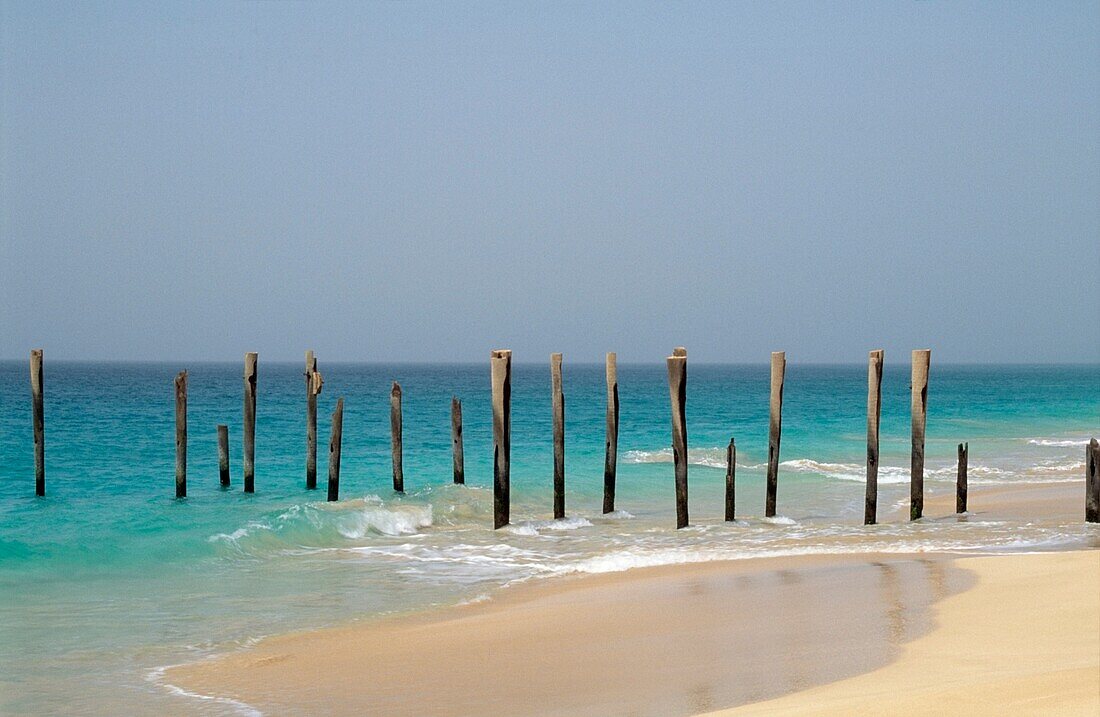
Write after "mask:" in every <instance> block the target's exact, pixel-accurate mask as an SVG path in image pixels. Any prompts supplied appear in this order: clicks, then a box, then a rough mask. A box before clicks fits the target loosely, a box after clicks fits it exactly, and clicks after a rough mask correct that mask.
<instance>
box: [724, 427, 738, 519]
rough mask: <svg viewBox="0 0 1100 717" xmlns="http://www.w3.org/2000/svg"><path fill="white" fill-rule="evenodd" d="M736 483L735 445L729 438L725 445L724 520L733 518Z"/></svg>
mask: <svg viewBox="0 0 1100 717" xmlns="http://www.w3.org/2000/svg"><path fill="white" fill-rule="evenodd" d="M736 483H737V446H736V445H734V443H733V439H732V438H731V439H730V444H729V445H728V446H726V520H727V521H733V520H735V518H734V517H733V514H734V506H735V503H736V500H735V498H736V496H737V490H736Z"/></svg>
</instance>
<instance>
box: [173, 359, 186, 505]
mask: <svg viewBox="0 0 1100 717" xmlns="http://www.w3.org/2000/svg"><path fill="white" fill-rule="evenodd" d="M176 497H177V498H186V497H187V372H186V371H180V372H179V374H178V375H177V376H176Z"/></svg>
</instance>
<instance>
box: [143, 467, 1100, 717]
mask: <svg viewBox="0 0 1100 717" xmlns="http://www.w3.org/2000/svg"><path fill="white" fill-rule="evenodd" d="M1021 490H1022V491H1029V490H1030V487H1028V488H1023V489H1013V488H1005V489H1001V488H1000V487H995V488H990V489H980V488H979V489H972V491H971V502H970V507H971V509H972V512H973V513H975V514H979V513H987V514H994V513H997V514H1004V515H1005V516H1015V517H1017V518H1018V517H1019V513H1018V511H1019V510H1021V509H1023V508H1026V514H1030V515H1036V511H1040V512H1043V514H1044V515H1047V516H1048V518H1050V519H1054V520H1059V519H1062V518H1066V519H1069V518H1070V515H1069V511H1070V510H1071V507H1072V506H1077V505H1080V504H1081V503H1083V487H1080V488H1079V487H1078V486H1076V485H1064V486H1063V485H1058V486H1041V487H1039V489H1038V490H1037V491H1036V492H1035V493H1034V494H1021V493H1019V492H1018V491H1021ZM1078 494H1081V495H1078ZM1043 505H1045V506H1046V507H1045V508H1042V507H1040V506H1043ZM953 510H954V495H953V493H952V494H951V495H950V496H946V495H941V496H930V497H929V499H928V501H927V502H926V515H928V516H929V519H932V520H952V519H956V518H955V517H954V516H953ZM1063 514H1065V515H1063ZM957 519H962V520H965V519H966V516H963V517H962V518H957ZM1098 532H1100V531H1098ZM1017 578H1018V579H1017ZM1097 585H1100V552H1097V551H1078V552H1075V553H1065V554H1053V555H1010V556H1005V557H995V558H957V557H953V556H948V555H934V554H921V555H916V556H906V555H896V554H892V555H868V554H862V555H838V556H801V557H786V558H766V559H754V560H741V561H732V562H723V563H702V564H692V565H675V566H665V567H659V568H648V569H641V570H632V571H628V572H624V573H614V574H608V575H595V576H591V575H590V576H583V577H573V578H559V579H555V580H548V581H537V582H532V583H528V584H525V585H521V586H518V587H514V588H510V589H507V590H504V591H500V592H498V593H496V594H495V595H494V596H493V599H492V600H489V601H487V602H484V603H479V604H475V605H467V606H460V607H455V608H447V609H443V610H437V611H432V612H427V613H420V614H417V615H413V616H407V617H401V618H389V619H379V620H369V621H365V622H362V623H355V624H352V625H348V626H344V627H339V628H334V629H328V630H318V631H313V632H306V633H298V634H291V635H286V636H282V637H276V638H272V639H269V640H265V641H263V642H262V643H260V644H259V645H257V646H255V647H254V648H251V649H249V650H246V651H243V652H238V653H234V654H230V655H227V656H224V657H221V658H219V659H216V660H206V661H203V662H201V663H197V664H193V665H188V666H183V667H179V668H175V669H173V670H170V671H169V672H168V673H167V675H166V677H165V679H166V681H168V682H169V683H171V684H174V685H178V686H180V687H182V688H184V689H186V690H188V691H191V692H194V693H199V694H204V695H216V696H219V697H228V698H232V699H235V700H239V701H241V702H244V703H247V704H249V705H252V706H254V707H256V708H257V709H259V710H261V711H262V712H264V713H265V714H303V715H304V714H341V715H342V714H380V715H413V714H434V715H476V714H523V715H639V716H641V715H691V714H699V713H706V712H710V711H713V710H718V709H723V708H728V707H733V706H738V705H741V706H747V707H746V709H755V708H756V707H759V708H760V709H762V710H778V712H777V713H779V714H786V713H801V712H802V711H804V710H803V708H804V707H806V703H799V702H791V703H787V702H783V701H782V700H781V701H779V702H769V700H774V699H776V698H781V697H782V696H788V697H787V698H784V699H794V698H795V697H797V696H798V695H802V694H811V693H813V694H818V691H819V690H828V689H830V688H831V687H834V686H835V688H836V689H838V690H841V691H840V692H838V693H837V696H836V697H835V700H836V702H835V704H834V703H830V702H828V701H827V700H826V701H825V702H822V704H823V705H825V707H824V708H823V709H824V713H828V714H851V713H860V711H861V710H863V711H865V712H867V713H878V712H880V711H881V710H880V709H879V708H881V707H882V705H881V704H878V703H877V702H874V703H873V699H874V698H875V695H878V698H877V699H879V700H882V699H887V700H888V699H889V697H888V695H889V694H890V692H891V691H897V690H903V688H904V687H905V685H902V684H901V683H902V682H906V680H909V686H910V687H912V688H913V689H914V690H915V689H917V687H916V686H917V685H925V686H927V684H926V682H924V681H922V680H921V679H909V678H908V677H906V676H907V675H908V674H909V673H908V672H907V671H906V670H907V669H910V668H906V667H905V665H906V664H907V663H906V660H907V659H910V657H911V655H910V652H909V649H910V646H916V645H923V644H924V641H925V640H942V639H943V636H942V635H941V633H942V632H943V629H944V628H943V625H944V624H951V625H954V624H955V622H961V623H964V624H963V625H962V626H961V627H954V628H952V631H953V632H954V633H957V634H958V635H966V636H967V638H966V639H962V638H958V639H954V640H953V641H952V640H948V641H947V642H943V643H941V642H933V643H931V644H932V645H933V647H932V648H923V647H922V648H920V649H921V650H926V651H925V652H919V651H918V652H917V653H915V654H916V655H917V656H918V658H917V659H918V662H916V663H915V664H916V665H918V667H917V668H913V669H918V670H921V671H922V674H923V670H924V666H923V665H924V663H922V662H920V659H926V660H932V661H935V660H936V659H938V660H939V661H940V662H941V663H942V665H941V666H940V668H938V669H939V670H940V672H933V673H931V674H936V675H941V676H943V671H944V670H949V671H952V672H953V673H954V674H950V675H947V676H946V677H945V681H943V682H939V683H938V686H941V687H947V686H950V685H955V684H960V685H967V687H966V690H965V691H967V692H972V693H973V694H975V695H979V694H986V696H987V697H993V696H996V695H991V694H988V693H985V692H982V691H981V690H979V689H977V686H976V685H975V684H974V681H975V680H977V681H979V682H981V684H983V685H984V684H986V683H987V682H988V683H989V684H995V680H994V678H995V677H996V674H1000V673H996V670H997V669H1000V668H1003V669H1004V670H1006V671H1007V670H1012V669H1025V666H1026V665H1033V666H1034V664H1035V662H1034V660H1032V659H1031V656H1030V655H1028V654H1024V653H1022V652H1020V650H1022V649H1023V648H1022V646H1021V645H1017V644H1014V643H1012V642H1011V641H1010V642H1003V641H999V640H1001V639H1002V638H1004V637H1005V636H1004V635H1002V634H1001V633H1009V632H1011V633H1013V634H1014V635H1015V636H1016V637H1017V638H1020V637H1021V636H1023V638H1024V639H1026V637H1027V636H1028V635H1031V634H1032V633H1036V632H1043V631H1047V632H1049V634H1050V635H1051V640H1056V641H1058V640H1062V639H1063V638H1064V637H1066V636H1070V637H1073V636H1076V637H1074V639H1075V640H1076V642H1074V644H1073V645H1072V646H1071V645H1069V643H1067V649H1066V651H1065V657H1066V659H1065V660H1061V657H1062V653H1061V652H1060V651H1059V650H1057V649H1053V648H1051V649H1045V651H1040V652H1039V653H1037V654H1039V655H1041V656H1042V658H1043V660H1044V661H1045V662H1044V663H1043V664H1049V665H1051V666H1052V667H1051V670H1050V671H1047V672H1043V673H1042V674H1032V673H1028V674H1029V675H1032V677H1034V681H1028V680H1027V679H1025V676H1024V675H1023V674H1017V673H1009V672H1005V674H1013V675H1014V677H1013V679H1014V680H1015V679H1017V678H1018V679H1019V681H1018V682H1013V683H1012V684H1013V685H1014V686H1018V687H1019V689H1020V690H1022V692H1019V696H1020V698H1021V700H1022V699H1024V698H1027V699H1029V700H1038V701H1036V702H1035V704H1036V705H1039V706H1040V708H1041V707H1042V706H1043V705H1044V704H1047V703H1046V702H1043V700H1048V699H1053V698H1054V697H1053V692H1052V690H1053V689H1054V687H1055V686H1057V687H1058V691H1059V693H1064V692H1066V690H1065V689H1063V688H1065V687H1066V685H1063V684H1062V683H1061V682H1058V681H1057V680H1060V679H1063V678H1064V679H1070V680H1072V679H1076V678H1077V677H1080V675H1079V674H1078V673H1079V671H1080V670H1081V669H1082V660H1084V665H1085V668H1086V669H1087V667H1088V665H1091V666H1092V669H1093V672H1094V673H1096V674H1100V600H1098V599H1097V597H1096V596H1097V594H1098V591H1097V587H1096V586H1097ZM1090 587H1091V590H1092V592H1091V593H1089V592H1088V590H1089V589H1090ZM1062 588H1065V590H1064V591H1063V592H1057V590H1059V589H1062ZM1051 590H1054V591H1055V593H1050V592H1049V591H1051ZM1044 591H1046V592H1044ZM1006 593H1013V594H1014V595H1015V596H1016V598H1017V599H1016V600H1015V601H1014V600H1010V599H1007V597H1009V596H1007V595H1006ZM1048 593H1049V594H1048ZM1029 595H1034V596H1037V597H1039V598H1040V599H1041V600H1042V601H1043V602H1040V603H1039V604H1038V605H1035V604H1031V605H1030V606H1029V605H1028V604H1027V599H1026V598H1027V596H1029ZM964 597H965V598H966V600H963V598H964ZM959 600H963V602H962V603H961V607H953V606H955V605H956V601H959ZM1048 603H1049V604H1048ZM1047 607H1050V608H1051V609H1052V610H1054V612H1049V613H1048V612H1047V611H1046V610H1045V608H1047ZM1055 608H1056V609H1055ZM1055 612H1056V613H1057V615H1058V616H1059V617H1058V618H1057V619H1059V620H1062V621H1063V622H1059V623H1058V624H1057V625H1056V626H1053V627H1052V626H1050V625H1048V624H1047V622H1046V618H1045V616H1047V615H1053V614H1054V613H1055ZM953 616H954V617H953ZM949 621H951V622H949ZM934 627H935V629H933V628H934ZM964 628H965V629H964ZM975 631H977V632H975ZM994 633H997V637H996V639H994V638H993V637H991V636H992V635H993V634H994ZM938 635H939V637H937V636H938ZM1081 635H1084V638H1083V639H1084V640H1085V641H1084V643H1082V642H1081V640H1080V639H1077V638H1079V637H1081ZM1090 635H1091V638H1090V637H1089V636H1090ZM1006 639H1007V638H1006ZM1088 639H1092V640H1094V641H1095V642H1096V645H1095V649H1093V650H1092V653H1091V657H1088V656H1087V655H1086V656H1085V658H1082V654H1083V653H1082V652H1081V650H1082V649H1084V650H1085V652H1087V650H1088V649H1089V648H1090V646H1091V645H1092V643H1089V642H1088ZM1071 642H1072V640H1071ZM928 650H930V652H929V651H928ZM921 655H924V657H923V658H921V657H920V656H921ZM899 658H900V659H899ZM972 658H973V659H972ZM1086 658H1087V659H1086ZM1090 659H1091V662H1089V660H1090ZM975 660H976V662H975ZM895 661H896V662H895ZM972 663H973V664H975V665H979V666H982V665H984V667H982V669H984V670H985V671H984V672H983V671H982V669H976V668H973V669H972V667H971V664H972ZM883 669H895V670H900V672H899V673H898V675H900V676H894V677H893V678H892V679H894V680H895V681H897V683H896V684H894V686H893V687H890V688H887V687H883V688H882V689H878V688H874V687H873V686H871V685H867V684H865V685H864V686H862V687H857V688H845V687H843V686H845V685H851V684H859V683H854V681H856V680H860V679H862V678H866V677H867V676H868V675H870V674H878V673H879V671H881V670H883ZM1059 670H1068V672H1065V673H1064V674H1062V673H1059V674H1057V675H1056V674H1054V672H1057V671H1059ZM991 671H992V672H991ZM1075 671H1076V672H1075ZM860 676H862V678H861V677H860ZM918 677H919V676H918ZM1044 680H1055V682H1050V683H1048V682H1046V681H1044ZM1077 683H1078V684H1079V685H1085V686H1086V688H1087V687H1089V686H1090V685H1091V683H1089V682H1087V681H1083V680H1080V679H1077ZM1007 687H1008V685H1002V686H1001V688H1002V689H1007ZM853 689H854V691H852V690H853ZM868 690H869V691H868ZM862 691H868V692H867V694H868V695H869V696H868V699H871V700H872V702H860V703H854V702H853V703H851V704H849V702H850V701H851V700H852V699H853V695H856V696H858V695H859V694H862ZM1070 692H1072V691H1070ZM930 694H931V693H930ZM1096 694H1100V692H1098V693H1096ZM922 695H923V693H922ZM922 695H917V694H913V695H912V699H913V700H917V699H918V697H921V696H922ZM956 697H960V695H956ZM829 699H832V698H829ZM906 699H909V698H908V697H907V698H906ZM1074 699H1076V698H1074ZM830 704H833V707H829V706H828V705H830ZM893 704H894V705H896V706H898V707H899V708H900V707H902V706H904V705H905V704H906V702H905V700H901V701H897V702H895V703H893ZM921 704H923V705H924V707H925V708H930V707H932V706H933V705H932V704H931V703H928V702H925V703H921ZM944 704H950V703H944ZM1020 704H1024V703H1023V702H1021V703H1020ZM1050 704H1051V705H1054V704H1057V703H1050ZM1074 704H1078V703H1077V702H1075V703H1074ZM942 706H943V705H942V704H941V705H940V707H942ZM1065 706H1067V707H1068V708H1069V709H1072V708H1073V707H1072V705H1065ZM1086 706H1091V705H1087V704H1086ZM907 711H908V712H909V713H910V714H912V713H913V710H907ZM915 711H916V713H926V712H928V711H936V710H935V709H931V710H930V709H917V710H915ZM941 711H942V710H941ZM951 711H952V712H953V711H954V708H952V709H951ZM1040 711H1042V709H1040ZM750 713H751V712H750ZM1071 713H1072V712H1071ZM1094 713H1095V712H1094Z"/></svg>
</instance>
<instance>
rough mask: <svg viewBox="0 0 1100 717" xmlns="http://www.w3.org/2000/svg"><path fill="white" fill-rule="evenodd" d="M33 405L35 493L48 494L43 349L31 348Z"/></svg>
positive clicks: (38, 494)
mask: <svg viewBox="0 0 1100 717" xmlns="http://www.w3.org/2000/svg"><path fill="white" fill-rule="evenodd" d="M31 406H32V409H31V411H32V414H33V420H34V494H35V495H37V496H44V495H46V419H45V415H44V413H43V405H42V349H32V350H31Z"/></svg>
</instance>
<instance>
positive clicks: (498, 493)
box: [489, 349, 512, 530]
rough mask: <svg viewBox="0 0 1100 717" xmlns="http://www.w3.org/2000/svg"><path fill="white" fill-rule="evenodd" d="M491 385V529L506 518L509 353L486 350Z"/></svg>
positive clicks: (509, 448)
mask: <svg viewBox="0 0 1100 717" xmlns="http://www.w3.org/2000/svg"><path fill="white" fill-rule="evenodd" d="M489 364H490V369H491V376H492V385H493V529H494V530H495V529H497V528H503V527H504V526H505V525H508V523H509V520H510V503H511V457H512V352H511V351H509V350H507V349H500V350H495V351H492V352H490V354H489Z"/></svg>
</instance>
